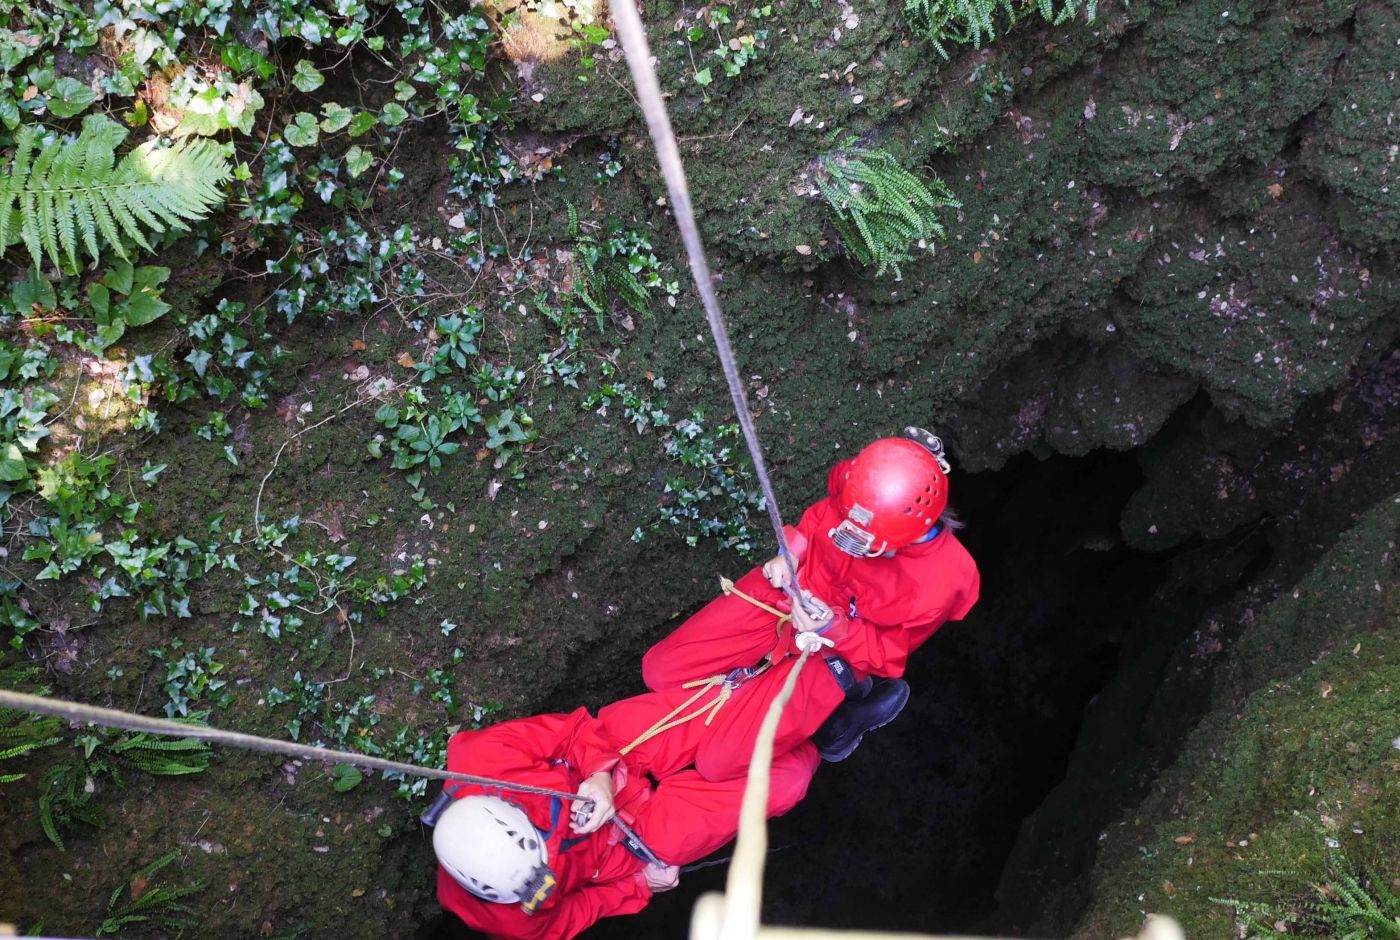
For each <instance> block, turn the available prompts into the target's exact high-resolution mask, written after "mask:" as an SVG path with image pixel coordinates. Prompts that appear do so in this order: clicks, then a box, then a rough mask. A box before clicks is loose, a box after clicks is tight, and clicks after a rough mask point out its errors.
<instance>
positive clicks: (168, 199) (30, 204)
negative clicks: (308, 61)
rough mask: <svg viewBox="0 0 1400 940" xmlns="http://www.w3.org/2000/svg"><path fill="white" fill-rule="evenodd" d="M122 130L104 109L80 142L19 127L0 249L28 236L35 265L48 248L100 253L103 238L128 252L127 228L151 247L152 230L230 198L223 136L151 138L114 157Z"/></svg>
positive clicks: (181, 223)
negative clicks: (171, 142)
mask: <svg viewBox="0 0 1400 940" xmlns="http://www.w3.org/2000/svg"><path fill="white" fill-rule="evenodd" d="M125 138H126V130H125V129H123V128H122V127H121V126H120V125H118V124H116V123H115V122H114V121H112V120H110V119H109V118H107V117H105V116H104V115H99V114H91V115H88V116H87V117H86V118H84V119H83V126H82V130H81V131H80V132H79V134H78V137H77V140H74V141H69V140H66V139H65V138H63V137H61V136H52V137H49V138H48V139H46V140H43V141H42V142H40V138H39V134H38V132H37V131H36V130H35V129H34V128H32V127H28V126H26V127H22V128H21V129H20V131H19V134H18V136H17V138H16V141H15V153H14V156H13V158H12V160H11V163H10V167H9V173H8V174H6V175H4V176H0V251H3V250H5V249H7V248H9V247H10V246H11V245H13V244H15V243H16V242H20V241H22V242H23V243H24V246H25V248H26V249H27V250H28V252H29V255H30V257H31V258H32V259H33V261H34V264H35V266H36V267H37V266H40V265H42V264H43V261H44V258H45V257H47V258H48V259H49V261H51V262H52V263H53V264H54V265H55V266H58V267H62V266H63V263H64V259H65V258H66V260H67V262H68V264H69V265H70V266H73V267H76V266H77V265H78V263H79V261H78V259H79V255H80V254H86V255H87V256H89V257H91V258H93V259H98V258H99V257H100V252H101V249H102V246H103V244H104V243H105V244H106V245H110V246H111V248H112V250H113V251H115V252H116V253H117V254H118V255H120V256H121V257H122V258H126V257H128V256H127V252H126V248H125V246H124V245H123V243H122V242H123V237H125V238H129V239H130V240H131V241H133V242H135V243H136V244H138V245H140V246H141V247H142V248H144V249H145V250H147V251H151V250H153V249H152V247H151V241H150V237H149V236H150V235H151V234H158V233H161V232H164V231H166V230H167V229H172V228H175V229H183V228H185V227H186V223H188V222H191V221H194V220H196V219H200V218H203V217H204V216H206V215H208V214H209V212H210V211H211V210H212V209H213V208H214V207H215V206H216V205H218V204H219V203H220V202H222V201H223V193H222V191H221V188H220V187H221V186H222V185H223V184H224V182H226V181H227V180H228V178H229V176H230V169H229V165H228V161H227V160H226V159H225V158H224V156H223V152H222V150H221V149H220V147H219V145H218V144H216V143H214V142H212V141H209V140H198V141H189V140H186V141H181V142H180V143H177V144H176V145H175V146H173V147H164V146H162V145H161V144H160V142H159V141H155V140H151V141H147V142H146V143H144V144H142V145H141V146H139V147H137V148H136V149H135V150H132V151H131V152H129V153H127V154H126V155H125V156H123V157H122V158H121V160H120V161H117V158H116V148H117V146H118V145H119V144H120V143H121V142H122V141H123V140H125ZM36 148H37V155H36V154H35V150H36Z"/></svg>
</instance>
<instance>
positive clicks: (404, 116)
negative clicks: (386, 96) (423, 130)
mask: <svg viewBox="0 0 1400 940" xmlns="http://www.w3.org/2000/svg"><path fill="white" fill-rule="evenodd" d="M379 120H381V121H383V122H384V126H385V127H398V126H399V125H400V124H402V123H403V122H404V121H406V120H408V112H407V111H405V110H404V109H403V105H401V104H399V103H398V102H397V101H391V102H389V103H388V104H386V105H385V106H384V109H383V110H382V111H380V112H379Z"/></svg>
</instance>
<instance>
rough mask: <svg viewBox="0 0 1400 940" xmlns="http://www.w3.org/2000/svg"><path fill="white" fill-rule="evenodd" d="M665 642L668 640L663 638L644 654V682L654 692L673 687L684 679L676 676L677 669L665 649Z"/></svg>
mask: <svg viewBox="0 0 1400 940" xmlns="http://www.w3.org/2000/svg"><path fill="white" fill-rule="evenodd" d="M665 643H666V641H665V640H662V641H661V642H660V643H658V644H656V645H655V646H653V647H652V648H651V649H649V650H647V651H646V652H645V653H643V654H642V682H644V683H646V687H647V688H648V689H651V690H652V691H653V692H663V691H665V690H667V689H673V688H675V687H676V686H678V685H680V683H681V682H682V681H684V680H681V679H677V678H676V676H675V669H674V668H672V666H671V663H670V662H669V657H668V656H667V655H666V650H665V649H664V646H665Z"/></svg>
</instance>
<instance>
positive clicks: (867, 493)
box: [828, 428, 948, 558]
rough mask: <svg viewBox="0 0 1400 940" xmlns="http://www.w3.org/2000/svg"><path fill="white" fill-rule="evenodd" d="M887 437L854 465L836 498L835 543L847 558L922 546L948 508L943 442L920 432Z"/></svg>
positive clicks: (874, 444)
mask: <svg viewBox="0 0 1400 940" xmlns="http://www.w3.org/2000/svg"><path fill="white" fill-rule="evenodd" d="M905 434H906V435H907V436H906V437H883V438H880V439H879V440H877V441H874V442H873V443H871V444H870V445H868V446H867V447H866V448H865V449H864V450H862V451H861V452H860V453H859V454H856V456H855V459H853V460H852V461H851V465H850V467H849V468H848V469H847V471H846V475H845V477H844V478H843V479H842V480H841V482H840V484H839V488H838V490H837V493H836V506H837V510H838V511H839V512H840V514H841V522H840V524H838V525H837V526H836V527H835V528H833V529H831V530H830V532H829V533H828V535H829V536H830V537H831V541H832V542H833V543H834V544H835V545H836V547H837V548H839V549H840V550H841V551H843V552H845V553H846V554H847V555H854V556H855V557H857V558H874V557H877V556H879V555H883V554H884V553H885V552H888V551H891V550H894V549H899V548H904V547H905V546H907V545H912V544H913V543H914V542H916V541H918V539H919V538H920V537H922V536H923V535H925V534H927V533H928V531H929V530H930V529H932V528H933V526H934V525H935V524H936V523H937V522H938V517H939V516H940V515H942V513H943V510H944V509H945V508H946V507H947V505H948V461H947V459H946V458H945V457H944V456H943V442H942V441H940V440H939V439H938V438H937V437H936V436H934V435H933V434H931V433H929V432H928V431H924V430H923V429H921V428H907V429H905Z"/></svg>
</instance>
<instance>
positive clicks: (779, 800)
mask: <svg viewBox="0 0 1400 940" xmlns="http://www.w3.org/2000/svg"><path fill="white" fill-rule="evenodd" d="M819 766H821V756H820V755H819V754H818V753H817V749H816V747H815V746H814V745H813V744H812V742H811V741H803V742H802V743H801V744H800V745H799V746H798V747H796V748H794V749H793V750H792V751H789V752H788V753H787V754H784V755H783V756H782V757H781V758H779V759H777V760H775V761H774V762H773V769H772V772H771V773H770V774H769V781H770V783H769V790H768V814H769V815H770V816H781V815H782V814H783V813H786V812H787V811H788V810H790V809H792V808H793V807H794V806H796V805H797V804H798V803H800V802H801V801H802V798H803V797H805V796H806V795H807V787H808V785H809V784H811V782H812V775H813V774H815V773H816V772H817V768H818V767H819Z"/></svg>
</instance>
